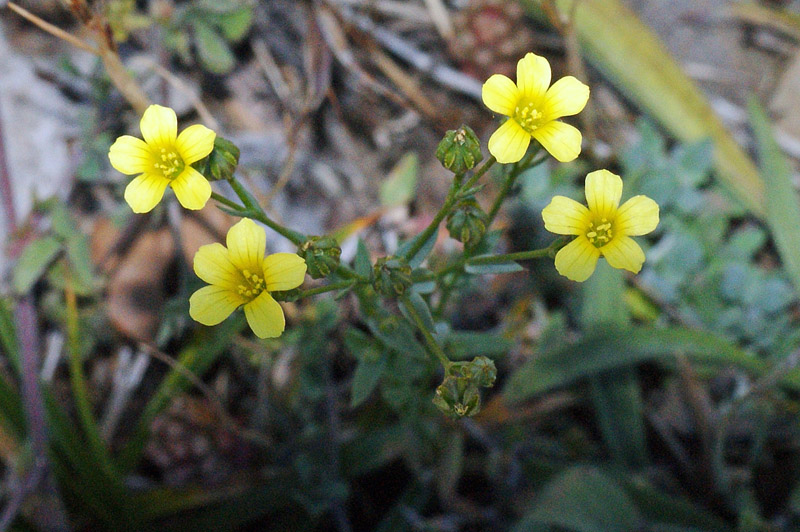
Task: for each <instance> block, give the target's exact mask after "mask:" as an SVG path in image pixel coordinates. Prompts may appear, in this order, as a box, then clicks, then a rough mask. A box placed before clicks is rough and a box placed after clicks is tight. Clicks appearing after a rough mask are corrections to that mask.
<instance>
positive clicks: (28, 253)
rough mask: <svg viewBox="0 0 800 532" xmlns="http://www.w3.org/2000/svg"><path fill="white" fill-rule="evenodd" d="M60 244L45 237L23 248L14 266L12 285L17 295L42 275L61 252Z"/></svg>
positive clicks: (25, 290) (26, 289)
mask: <svg viewBox="0 0 800 532" xmlns="http://www.w3.org/2000/svg"><path fill="white" fill-rule="evenodd" d="M61 249H62V246H61V242H60V241H59V240H58V239H57V238H55V237H53V236H46V237H43V238H39V239H37V240H34V241H33V242H31V243H30V244H28V246H27V247H26V248H25V250H24V251H23V252H22V255H20V257H19V259H18V260H17V263H16V264H15V265H14V273H13V275H12V280H11V282H12V284H13V285H14V290H15V291H16V292H17V293H18V294H24V293H26V292H27V291H28V290H30V289H31V287H33V285H34V284H35V283H36V281H38V280H39V278H41V276H42V275H44V272H45V271H46V270H47V267H48V266H50V263H52V262H53V260H55V258H56V255H58V254H59V252H60V251H61Z"/></svg>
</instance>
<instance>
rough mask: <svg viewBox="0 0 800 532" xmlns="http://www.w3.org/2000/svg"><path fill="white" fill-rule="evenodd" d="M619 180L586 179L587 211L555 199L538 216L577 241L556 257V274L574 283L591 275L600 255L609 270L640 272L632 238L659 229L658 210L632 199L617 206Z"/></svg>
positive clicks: (608, 176)
mask: <svg viewBox="0 0 800 532" xmlns="http://www.w3.org/2000/svg"><path fill="white" fill-rule="evenodd" d="M620 197H622V179H620V177H619V176H618V175H615V174H612V173H611V172H609V171H608V170H597V171H596V172H592V173H590V174H589V175H587V176H586V202H587V203H588V205H589V208H588V209H587V208H586V207H584V206H583V205H581V204H580V203H578V202H577V201H574V200H571V199H569V198H565V197H564V196H555V197H554V198H553V200H552V201H551V202H550V204H549V205H548V206H547V207H545V208H544V210H543V211H542V218H544V227H545V229H547V230H548V231H550V232H552V233H556V234H559V235H577V238H576V239H575V240H573V241H572V242H570V243H569V244H567V245H566V246H564V247H563V248H561V250H560V251H559V252H558V253H557V254H556V270H558V273H560V274H561V275H563V276H564V277H566V278H568V279H572V280H573V281H585V280H586V279H588V278H589V276H590V275H592V272H593V271H594V267H595V265H596V264H597V259H599V258H600V256H601V255H602V256H603V257H605V258H606V260H607V261H608V263H609V264H610V265H611V266H613V267H614V268H621V269H624V270H629V271H632V272H633V273H639V270H641V269H642V263H644V252H643V251H642V248H640V247H639V244H637V243H636V242H635V241H634V240H633V239H632V238H631V237H632V236H639V235H646V234H647V233H649V232H651V231H652V230H653V229H655V228H656V226H657V225H658V205H657V204H656V202H655V201H653V200H652V199H650V198H648V197H647V196H634V197H632V198H631V199H629V200H628V201H626V202H625V203H623V204H622V205H621V206H620V205H619V200H620Z"/></svg>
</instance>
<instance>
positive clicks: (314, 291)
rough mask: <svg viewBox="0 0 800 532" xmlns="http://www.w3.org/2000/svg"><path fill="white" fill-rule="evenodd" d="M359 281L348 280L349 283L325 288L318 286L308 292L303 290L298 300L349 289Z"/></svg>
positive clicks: (341, 282) (333, 284)
mask: <svg viewBox="0 0 800 532" xmlns="http://www.w3.org/2000/svg"><path fill="white" fill-rule="evenodd" d="M357 282H358V281H357V280H347V281H339V282H336V283H331V284H327V285H325V286H318V287H316V288H309V289H308V290H303V291H302V292H300V293H299V294H298V295H297V298H298V299H300V298H303V297H309V296H315V295H317V294H324V293H325V292H333V291H334V290H341V289H343V288H349V287H351V286H353V285H354V284H356V283H357Z"/></svg>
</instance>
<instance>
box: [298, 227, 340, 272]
mask: <svg viewBox="0 0 800 532" xmlns="http://www.w3.org/2000/svg"><path fill="white" fill-rule="evenodd" d="M297 254H298V255H300V256H301V257H303V258H304V259H305V261H306V266H307V267H308V274H309V275H310V276H311V278H312V279H322V278H323V277H327V276H328V275H330V273H331V272H332V271H333V270H335V269H336V268H337V267H338V266H339V256H340V255H341V254H342V248H340V247H339V245H338V244H337V243H336V239H335V238H333V237H330V236H312V237H309V238H308V239H307V240H306V241H305V242H303V243H302V244H300V246H299V247H298V248H297Z"/></svg>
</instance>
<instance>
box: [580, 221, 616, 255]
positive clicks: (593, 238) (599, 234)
mask: <svg viewBox="0 0 800 532" xmlns="http://www.w3.org/2000/svg"><path fill="white" fill-rule="evenodd" d="M586 238H588V239H589V242H590V243H591V244H592V245H593V246H594V247H596V248H601V247H603V246H605V245H606V244H608V243H609V242H611V239H612V238H614V233H613V231H612V230H611V222H609V221H608V218H603V219H601V220H600V221H599V222H590V223H589V228H588V229H587V230H586Z"/></svg>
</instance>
